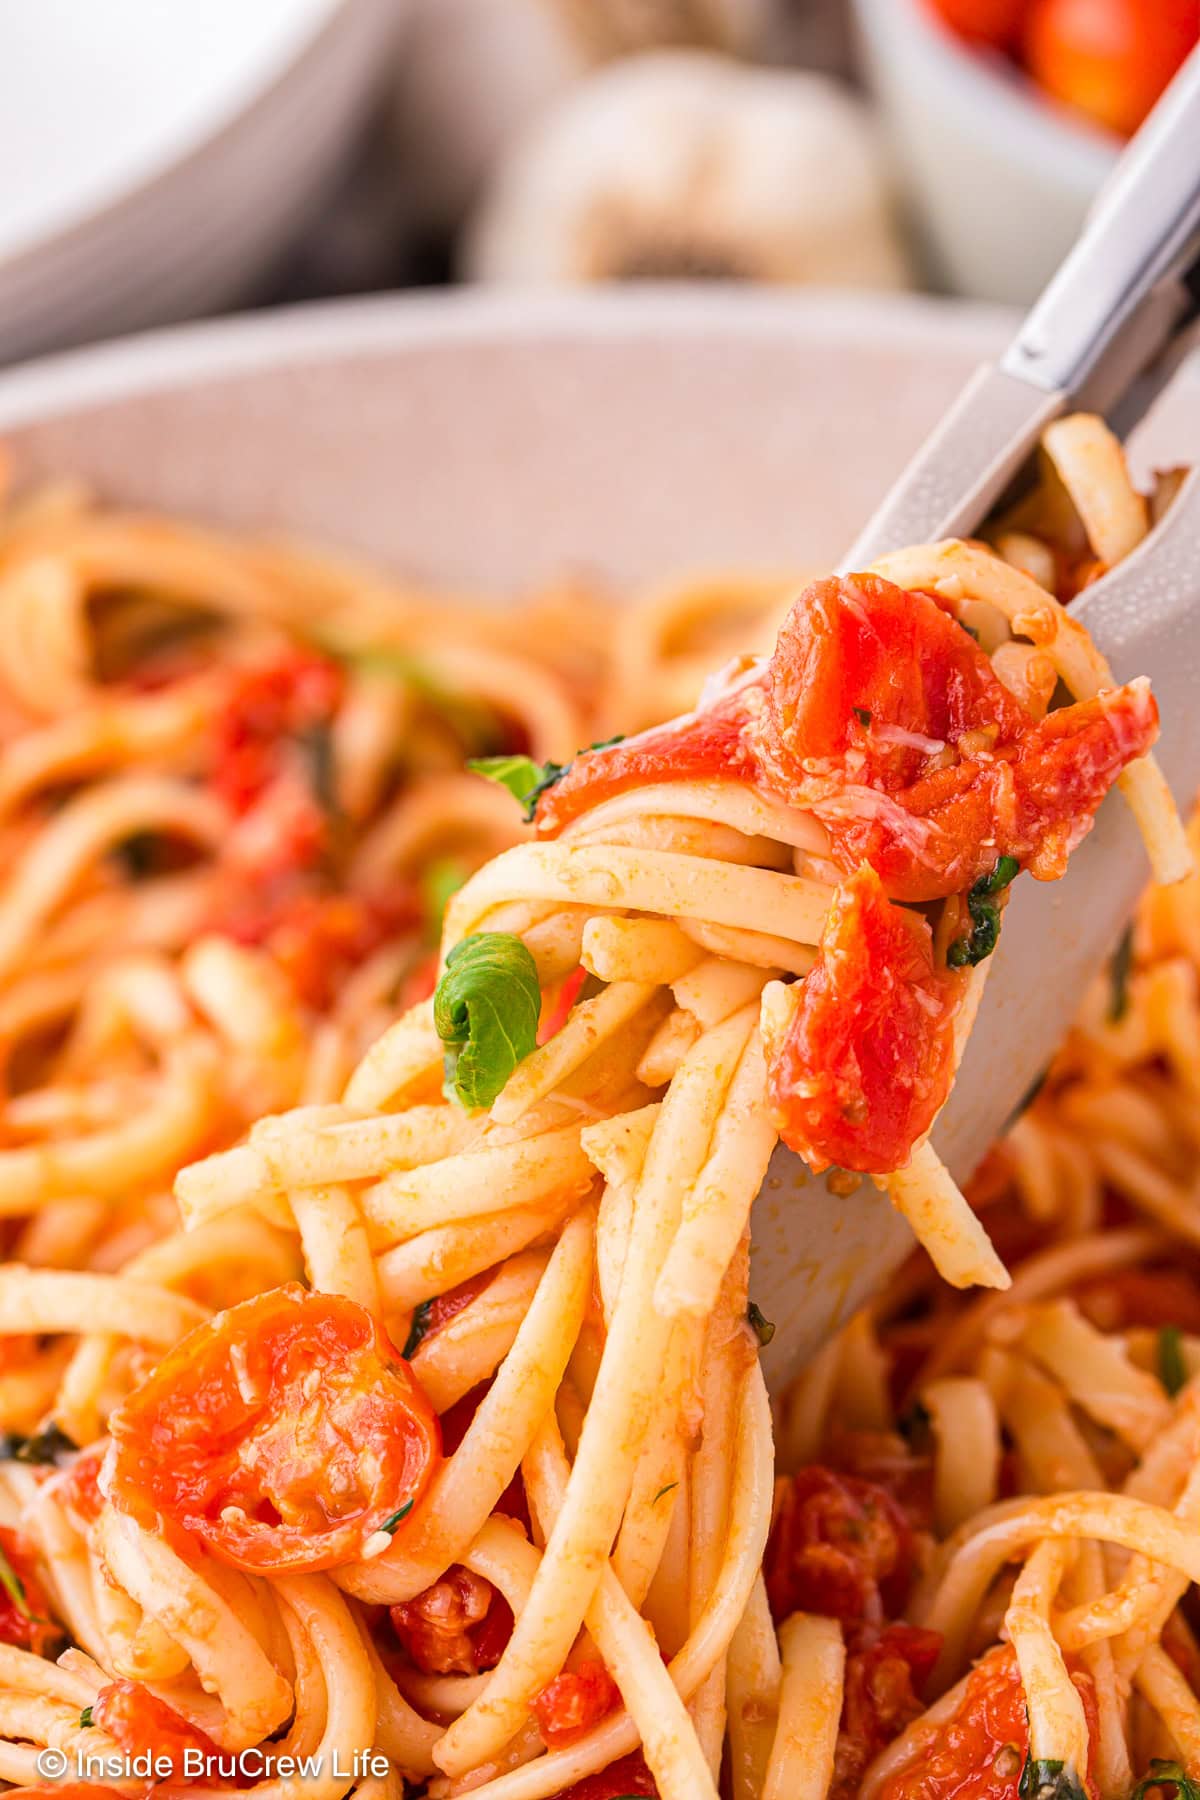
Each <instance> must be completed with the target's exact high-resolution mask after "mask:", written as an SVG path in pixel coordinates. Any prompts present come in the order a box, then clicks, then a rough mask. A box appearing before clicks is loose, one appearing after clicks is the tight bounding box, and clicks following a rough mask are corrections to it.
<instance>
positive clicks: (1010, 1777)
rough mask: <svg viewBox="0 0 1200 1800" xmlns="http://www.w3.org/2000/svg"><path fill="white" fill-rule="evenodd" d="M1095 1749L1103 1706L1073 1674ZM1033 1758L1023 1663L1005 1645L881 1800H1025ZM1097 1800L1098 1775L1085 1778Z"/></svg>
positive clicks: (974, 1674)
mask: <svg viewBox="0 0 1200 1800" xmlns="http://www.w3.org/2000/svg"><path fill="white" fill-rule="evenodd" d="M1072 1680H1073V1681H1074V1683H1075V1685H1076V1687H1077V1688H1078V1689H1079V1693H1080V1697H1081V1699H1082V1700H1083V1704H1084V1709H1085V1711H1086V1713H1087V1715H1088V1727H1089V1732H1090V1735H1091V1739H1092V1742H1093V1743H1094V1742H1095V1732H1096V1701H1095V1692H1094V1689H1093V1687H1092V1682H1091V1678H1090V1676H1088V1675H1086V1674H1083V1673H1073V1675H1072ZM1028 1750H1029V1718H1028V1714H1027V1713H1026V1710H1025V1690H1024V1688H1023V1687H1022V1686H1021V1676H1020V1672H1019V1670H1018V1668H1017V1659H1016V1657H1015V1656H1014V1654H1013V1652H1012V1650H1011V1648H1010V1647H1009V1646H1008V1645H1004V1646H1003V1647H1002V1648H1000V1649H997V1650H991V1651H989V1652H988V1654H987V1655H986V1656H985V1657H984V1658H983V1661H982V1662H980V1663H978V1664H976V1666H975V1668H974V1669H972V1671H971V1673H970V1675H969V1676H968V1678H967V1685H966V1690H965V1692H964V1694H963V1697H962V1700H961V1702H960V1703H959V1707H958V1710H957V1712H955V1713H954V1715H953V1716H952V1717H951V1718H949V1719H947V1720H946V1722H945V1723H944V1724H942V1725H940V1726H939V1727H938V1728H937V1730H936V1731H935V1732H934V1733H933V1735H932V1737H931V1738H930V1739H929V1740H928V1741H923V1743H922V1746H921V1749H920V1751H919V1753H918V1754H917V1755H916V1756H915V1757H914V1758H913V1759H912V1761H911V1762H909V1763H908V1765H907V1766H906V1767H904V1768H902V1769H898V1770H897V1771H896V1772H895V1773H894V1774H892V1775H890V1776H889V1777H888V1778H887V1780H886V1781H884V1782H883V1783H882V1784H881V1785H880V1787H879V1789H878V1791H877V1796H876V1800H1018V1790H1019V1785H1020V1780H1021V1770H1022V1768H1023V1766H1024V1763H1025V1757H1026V1754H1027V1752H1028ZM1085 1782H1086V1786H1087V1790H1088V1793H1089V1794H1090V1795H1092V1796H1093V1800H1095V1795H1096V1791H1097V1790H1096V1786H1095V1781H1094V1778H1093V1775H1092V1772H1091V1770H1089V1771H1088V1773H1087V1775H1086V1776H1085Z"/></svg>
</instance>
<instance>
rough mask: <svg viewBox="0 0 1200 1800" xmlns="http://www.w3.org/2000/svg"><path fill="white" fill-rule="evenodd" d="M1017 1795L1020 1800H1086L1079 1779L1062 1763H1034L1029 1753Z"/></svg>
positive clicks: (1047, 1761) (1046, 1760) (1045, 1761)
mask: <svg viewBox="0 0 1200 1800" xmlns="http://www.w3.org/2000/svg"><path fill="white" fill-rule="evenodd" d="M1017 1793H1018V1794H1019V1795H1020V1800H1085V1795H1084V1791H1083V1788H1082V1786H1081V1785H1080V1782H1079V1780H1078V1778H1077V1777H1076V1776H1075V1775H1073V1774H1072V1773H1071V1771H1070V1770H1069V1769H1067V1768H1065V1767H1064V1765H1063V1764H1062V1763H1061V1762H1052V1761H1050V1760H1049V1759H1045V1760H1043V1761H1040V1762H1034V1760H1033V1758H1032V1757H1031V1756H1030V1755H1029V1754H1028V1753H1026V1757H1025V1767H1024V1768H1023V1769H1022V1770H1021V1779H1020V1782H1019V1783H1018V1786H1017Z"/></svg>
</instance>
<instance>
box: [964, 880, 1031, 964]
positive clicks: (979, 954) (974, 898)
mask: <svg viewBox="0 0 1200 1800" xmlns="http://www.w3.org/2000/svg"><path fill="white" fill-rule="evenodd" d="M1020 867H1021V865H1020V863H1019V862H1018V861H1017V859H1016V857H1015V856H1002V857H1000V858H999V859H998V861H997V863H996V866H995V868H994V869H993V870H992V872H991V874H990V875H981V876H980V877H979V880H978V881H977V882H976V883H975V886H974V887H973V888H972V889H971V891H970V892H969V893H968V895H967V911H968V913H969V914H970V916H971V929H970V932H969V933H968V935H967V936H966V937H961V938H955V940H954V942H953V943H952V944H951V946H950V948H949V950H948V951H947V952H946V961H947V962H948V963H949V965H950V967H951V968H952V969H962V968H966V967H971V968H974V966H975V964H976V963H981V962H983V961H984V959H985V958H986V957H989V956H990V955H991V954H992V951H993V950H994V949H995V948H996V940H997V939H998V938H999V936H1000V908H999V907H998V906H997V905H996V904H995V896H996V895H997V894H1000V893H1003V891H1004V889H1005V888H1006V887H1008V886H1009V884H1010V883H1011V882H1012V880H1013V878H1014V877H1015V876H1016V875H1017V874H1018V873H1019V872H1020Z"/></svg>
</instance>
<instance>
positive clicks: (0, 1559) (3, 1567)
mask: <svg viewBox="0 0 1200 1800" xmlns="http://www.w3.org/2000/svg"><path fill="white" fill-rule="evenodd" d="M0 1588H3V1589H4V1592H5V1593H6V1594H7V1595H8V1597H9V1599H10V1600H11V1601H12V1604H13V1605H14V1606H15V1607H16V1609H17V1611H18V1612H19V1613H20V1615H21V1617H22V1618H23V1619H32V1618H33V1613H32V1611H31V1609H30V1605H29V1600H28V1597H27V1595H26V1593H25V1583H24V1582H23V1581H22V1580H21V1577H20V1576H19V1575H18V1574H17V1571H16V1570H15V1569H14V1568H13V1566H12V1564H11V1563H10V1562H9V1560H8V1557H7V1555H6V1554H5V1552H4V1549H3V1547H0Z"/></svg>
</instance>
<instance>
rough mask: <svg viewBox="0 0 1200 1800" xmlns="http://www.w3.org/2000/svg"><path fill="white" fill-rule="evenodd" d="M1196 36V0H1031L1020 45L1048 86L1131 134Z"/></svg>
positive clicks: (1199, 9)
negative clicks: (1021, 44)
mask: <svg viewBox="0 0 1200 1800" xmlns="http://www.w3.org/2000/svg"><path fill="white" fill-rule="evenodd" d="M1197 39H1200V3H1198V0H1032V4H1031V6H1030V8H1029V17H1028V21H1027V23H1026V27H1025V32H1024V39H1023V49H1024V56H1025V62H1026V65H1027V67H1028V69H1029V72H1030V74H1031V75H1032V76H1033V78H1034V80H1035V81H1036V82H1037V83H1038V85H1039V87H1041V88H1043V89H1044V90H1045V91H1046V93H1048V94H1050V95H1051V96H1052V97H1053V98H1054V99H1055V100H1059V101H1061V102H1062V103H1063V105H1064V106H1070V107H1072V108H1074V110H1075V111H1077V112H1081V113H1084V114H1086V116H1087V117H1088V118H1090V119H1092V120H1094V121H1095V122H1096V124H1098V125H1102V126H1104V127H1105V128H1106V129H1107V130H1109V131H1113V132H1116V133H1117V134H1118V135H1119V136H1121V137H1130V136H1132V134H1133V133H1134V132H1135V131H1136V130H1137V128H1138V126H1139V125H1140V124H1141V123H1142V121H1143V119H1144V118H1145V117H1146V115H1147V113H1149V112H1150V111H1151V109H1152V108H1153V106H1154V103H1155V101H1156V100H1157V99H1158V98H1159V96H1160V94H1161V93H1162V92H1163V90H1164V89H1165V88H1166V87H1167V85H1168V83H1169V82H1170V80H1171V78H1172V76H1173V75H1174V74H1175V72H1176V70H1177V69H1178V68H1179V67H1180V65H1181V64H1182V63H1183V62H1184V61H1185V59H1186V57H1187V56H1188V54H1189V52H1190V51H1191V50H1192V49H1193V48H1194V46H1195V44H1196V42H1197Z"/></svg>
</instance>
